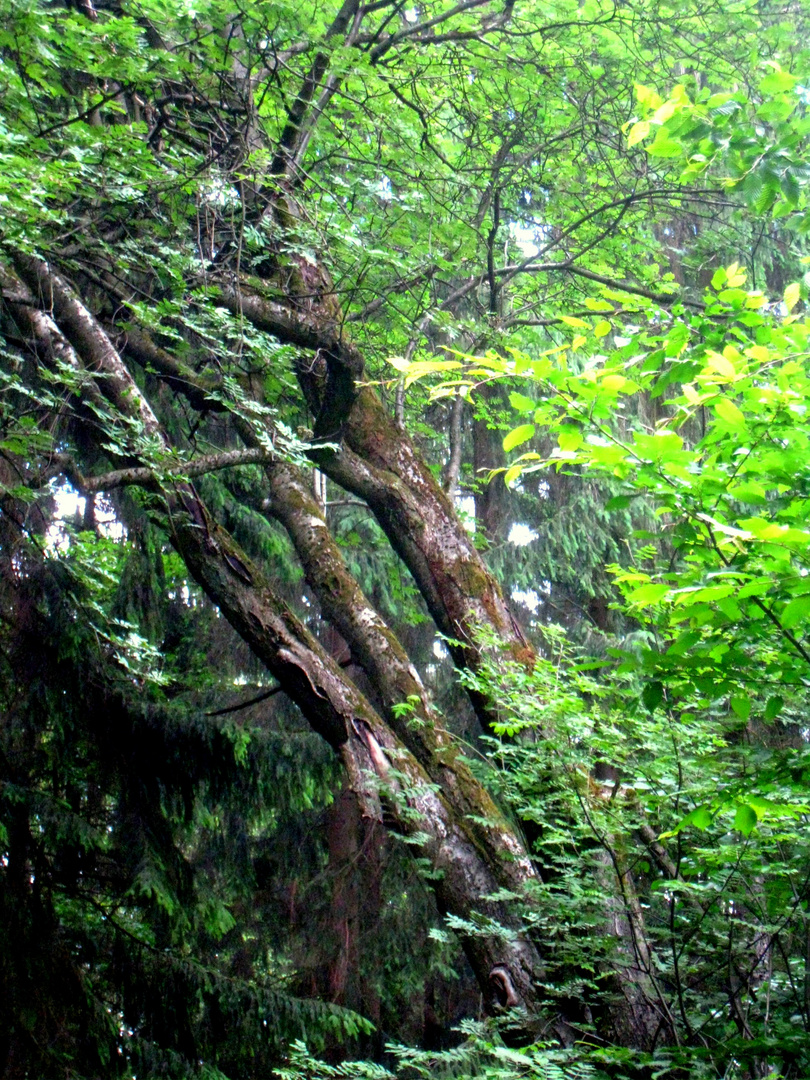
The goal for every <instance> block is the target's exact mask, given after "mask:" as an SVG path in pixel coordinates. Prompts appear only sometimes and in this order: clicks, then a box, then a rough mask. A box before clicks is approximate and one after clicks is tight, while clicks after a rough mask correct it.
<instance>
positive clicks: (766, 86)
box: [759, 68, 799, 94]
mask: <svg viewBox="0 0 810 1080" xmlns="http://www.w3.org/2000/svg"><path fill="white" fill-rule="evenodd" d="M798 81H799V80H798V79H797V78H796V76H795V75H791V74H790V72H789V71H782V70H781V68H780V69H778V70H776V71H772V72H771V73H770V75H766V76H765V78H764V79H762V81H761V82H760V84H759V91H760V93H762V94H781V93H783V92H784V91H785V90H792V89H793V87H794V86H795V85H796V83H797V82H798Z"/></svg>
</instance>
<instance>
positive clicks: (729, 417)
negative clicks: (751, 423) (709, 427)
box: [714, 398, 745, 427]
mask: <svg viewBox="0 0 810 1080" xmlns="http://www.w3.org/2000/svg"><path fill="white" fill-rule="evenodd" d="M714 411H715V413H716V414H717V415H718V416H719V417H720V419H721V420H725V422H726V423H727V424H730V425H731V426H732V427H745V416H744V415H743V414H742V412H741V411H740V409H739V408H738V407H737V406H736V405H735V404H734V402H733V401H732V400H731V399H730V398H720V400H719V401H717V402H715V403H714Z"/></svg>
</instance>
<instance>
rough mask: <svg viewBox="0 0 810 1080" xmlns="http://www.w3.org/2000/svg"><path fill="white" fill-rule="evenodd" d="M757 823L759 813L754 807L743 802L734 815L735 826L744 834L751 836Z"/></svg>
mask: <svg viewBox="0 0 810 1080" xmlns="http://www.w3.org/2000/svg"><path fill="white" fill-rule="evenodd" d="M756 825H757V814H756V811H755V810H754V808H753V807H751V806H748V804H747V803H741V804H740V805H739V806H738V807H737V812H736V814H735V815H734V828H735V829H736V830H737V832H740V833H742V834H743V836H750V835H751V833H752V832H753V831H754V829H755V828H756Z"/></svg>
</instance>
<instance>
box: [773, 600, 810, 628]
mask: <svg viewBox="0 0 810 1080" xmlns="http://www.w3.org/2000/svg"><path fill="white" fill-rule="evenodd" d="M808 616H810V594H806V595H804V596H797V597H796V598H795V599H793V600H791V601H790V603H789V604H785V606H784V607H783V608H782V613H781V614H780V616H779V621H780V622H781V624H782V626H783V627H784V628H785V630H792V629H793V627H794V626H798V625H799V623H800V622H802V621H803V620H804V619H806V618H808Z"/></svg>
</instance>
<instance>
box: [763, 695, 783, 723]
mask: <svg viewBox="0 0 810 1080" xmlns="http://www.w3.org/2000/svg"><path fill="white" fill-rule="evenodd" d="M784 704H785V703H784V701H783V699H782V698H781V697H780V696H779V695H778V694H774V696H773V697H770V698H768V703H767V704H766V706H765V712H764V717H765V720H766V721H767V722H770V721H771V720H775V719H776V717H777V716H778V715H779V713H780V712H781V711H782V707H783V705H784Z"/></svg>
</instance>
